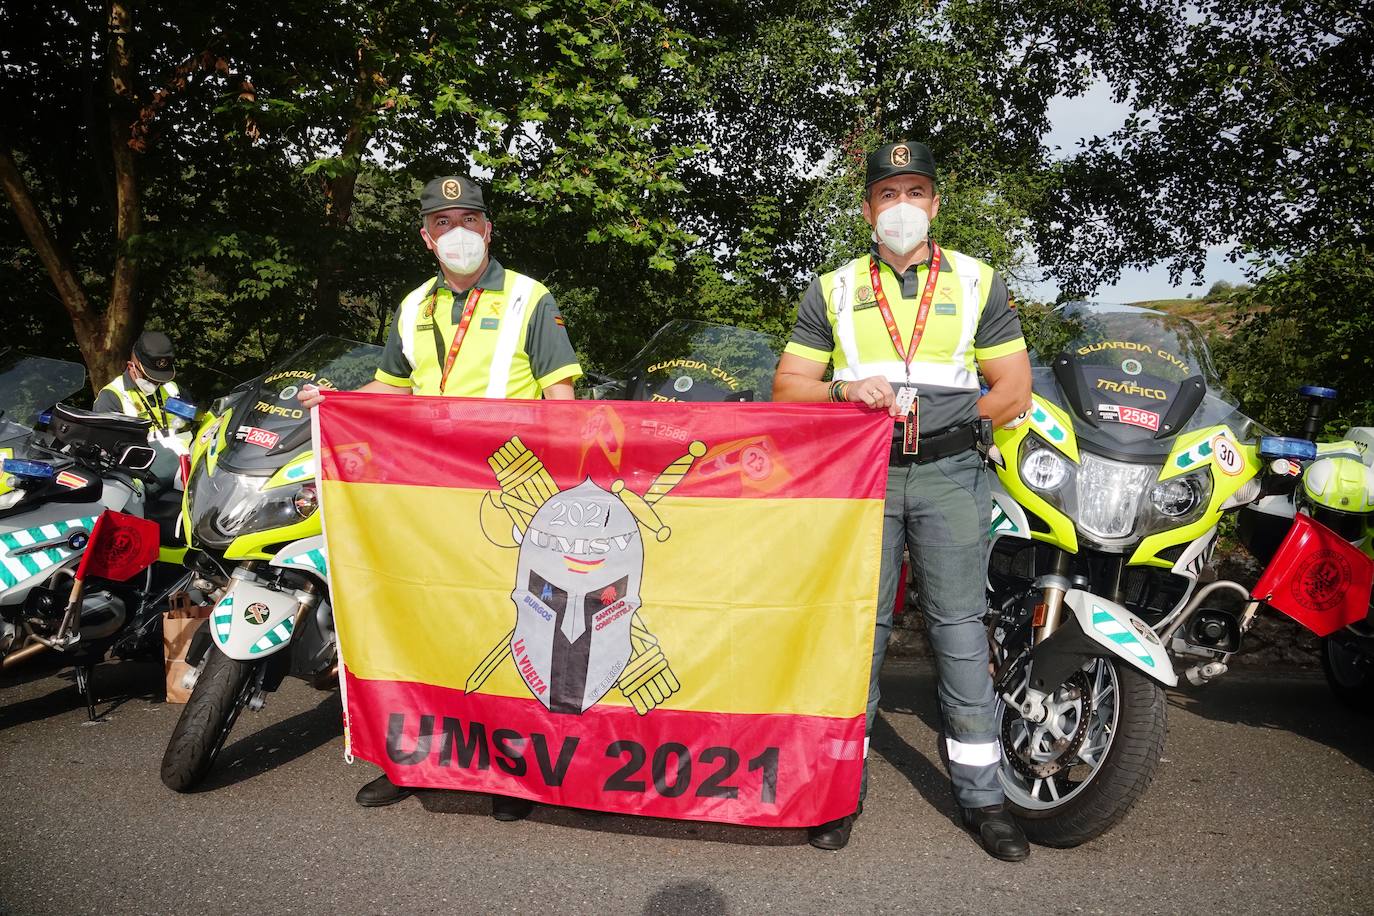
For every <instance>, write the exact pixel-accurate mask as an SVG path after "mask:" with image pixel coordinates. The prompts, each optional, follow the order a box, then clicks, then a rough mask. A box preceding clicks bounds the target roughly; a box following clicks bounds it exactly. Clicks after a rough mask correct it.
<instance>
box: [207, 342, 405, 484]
mask: <svg viewBox="0 0 1374 916" xmlns="http://www.w3.org/2000/svg"><path fill="white" fill-rule="evenodd" d="M380 357H381V348H380V347H377V346H374V345H372V344H364V343H358V342H357V341H353V340H344V339H342V338H339V337H317V338H315V339H314V340H313V341H311V342H310V343H308V344H306V346H305V347H303V348H302V349H301V350H299V351H297V352H296V353H293V354H291V355H290V356H288V357H287V358H286V359H284V360H282V361H281V362H280V363H278V364H277V365H276V366H273V367H272V368H271V369H270V370H268V371H267V373H266V374H265V375H263V376H262V378H261V379H259V380H258V381H257V383H256V385H254V386H252V387H251V388H249V389H248V390H247V391H246V392H245V393H244V394H243V395H242V396H241V397H240V398H239V399H238V404H237V406H236V407H235V409H234V412H233V415H232V416H231V417H230V421H231V423H232V428H231V429H230V430H229V431H228V434H227V435H226V436H225V440H226V444H227V446H228V447H227V448H226V449H225V450H224V452H222V453H221V454H220V458H219V461H220V463H222V464H224V465H225V466H226V467H229V468H230V469H232V470H235V471H240V472H245V473H250V474H251V473H254V472H258V473H266V472H270V471H274V470H276V469H277V468H279V467H281V466H282V465H283V464H284V463H285V462H286V460H287V459H288V458H290V457H292V455H293V454H294V453H296V452H298V451H300V449H301V447H302V446H308V443H309V442H310V411H309V410H307V409H306V408H304V407H302V406H301V403H300V400H299V399H298V397H297V396H298V395H299V394H300V390H301V388H302V387H304V386H305V385H315V386H316V387H319V388H334V389H337V390H347V389H352V388H357V387H358V386H360V385H362V384H364V383H365V382H367V381H369V380H371V378H372V377H373V373H375V372H376V370H377V361H378V360H379V359H380Z"/></svg>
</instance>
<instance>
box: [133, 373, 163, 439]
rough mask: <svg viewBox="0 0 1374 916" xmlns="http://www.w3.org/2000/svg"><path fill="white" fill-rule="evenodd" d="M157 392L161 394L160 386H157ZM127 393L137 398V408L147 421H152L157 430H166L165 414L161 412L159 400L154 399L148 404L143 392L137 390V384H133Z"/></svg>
mask: <svg viewBox="0 0 1374 916" xmlns="http://www.w3.org/2000/svg"><path fill="white" fill-rule="evenodd" d="M157 390H158V392H161V391H162V386H161V385H159V386H158V389H157ZM129 393H130V394H132V395H133V396H134V397H136V398H138V405H139V407H140V408H141V409H142V411H143V413H144V415H145V416H147V418H148V419H149V420H152V421H153V425H154V426H156V427H157V428H158V429H166V428H167V414H166V413H165V412H164V411H163V409H162V403H161V401H160V400H159V399H154V401H153V403H152V404H149V403H148V399H147V398H145V397H144V396H143V392H141V391H139V390H138V382H134V387H133V388H132V389H131V390H130V391H129ZM154 408H156V409H154Z"/></svg>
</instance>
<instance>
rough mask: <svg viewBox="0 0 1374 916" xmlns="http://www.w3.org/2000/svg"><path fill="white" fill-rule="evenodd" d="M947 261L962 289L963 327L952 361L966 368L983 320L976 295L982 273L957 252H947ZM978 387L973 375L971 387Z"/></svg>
mask: <svg viewBox="0 0 1374 916" xmlns="http://www.w3.org/2000/svg"><path fill="white" fill-rule="evenodd" d="M948 255H949V259H950V261H951V262H952V263H953V265H954V271H955V273H957V274H958V275H959V285H960V286H962V287H963V288H964V302H963V314H962V317H963V319H964V327H963V331H962V333H961V334H960V335H959V346H957V347H955V348H954V360H955V362H956V363H957V365H959V366H967V365H968V362H969V359H968V352H969V348H970V347H972V346H973V341H974V338H975V337H977V336H978V322H979V321H981V320H982V318H983V299H982V297H981V296H979V294H978V285H979V284H980V283H981V282H982V271H981V270H979V267H978V262H977V261H974V260H973V259H971V258H967V257H965V256H964V255H961V254H959V252H957V251H951V252H948ZM961 387H973V388H977V387H978V378H977V376H976V375H975V376H974V378H973V384H972V386H961Z"/></svg>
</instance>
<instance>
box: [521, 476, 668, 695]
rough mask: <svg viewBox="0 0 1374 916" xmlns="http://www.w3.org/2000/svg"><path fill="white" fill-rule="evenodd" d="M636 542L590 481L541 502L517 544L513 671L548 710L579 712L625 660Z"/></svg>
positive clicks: (639, 562)
mask: <svg viewBox="0 0 1374 916" xmlns="http://www.w3.org/2000/svg"><path fill="white" fill-rule="evenodd" d="M643 573H644V543H643V541H642V540H641V539H640V536H639V522H638V521H637V520H636V519H635V517H634V515H633V514H631V512H630V510H629V509H627V508H626V507H625V504H624V503H622V502H621V501H620V500H619V499H618V498H617V497H616V496H615V495H613V494H611V493H609V492H607V491H606V490H603V489H602V488H601V487H599V486H597V485H596V484H595V483H593V482H592V481H590V480H584V481H583V482H582V483H580V484H578V485H577V486H576V487H573V488H572V489H571V490H564V491H563V492H561V493H559V494H558V495H556V496H554V497H552V498H550V499H549V500H547V501H546V502H545V503H544V505H542V506H540V507H539V511H538V512H536V513H535V514H534V518H533V520H532V521H531V522H530V524H529V527H528V528H527V529H526V530H525V534H524V538H523V539H522V540H521V542H520V561H519V564H518V565H517V567H516V573H515V590H514V591H513V592H511V600H513V601H514V602H515V610H516V623H515V633H514V635H513V637H512V639H511V647H512V648H511V651H512V655H513V657H514V658H515V664H516V668H517V670H519V671H520V676H521V677H522V678H524V680H525V683H526V685H527V686H529V688H530V690H531V692H533V693H534V695H535V696H536V697H538V698H539V700H540V701H541V702H542V703H543V704H544V705H545V706H547V707H548V708H549V711H550V712H570V713H581V712H583V711H584V710H586V709H587V708H588V707H590V706H593V705H595V704H596V702H597V700H600V699H601V697H602V696H604V695H605V693H606V691H607V690H609V689H610V688H611V687H612V686H613V685H614V684H615V682H616V678H618V677H619V676H620V672H621V671H623V670H624V669H625V665H626V663H627V662H629V658H630V621H631V619H633V617H634V614H635V612H636V611H637V610H639V582H640V578H641V577H642V576H643Z"/></svg>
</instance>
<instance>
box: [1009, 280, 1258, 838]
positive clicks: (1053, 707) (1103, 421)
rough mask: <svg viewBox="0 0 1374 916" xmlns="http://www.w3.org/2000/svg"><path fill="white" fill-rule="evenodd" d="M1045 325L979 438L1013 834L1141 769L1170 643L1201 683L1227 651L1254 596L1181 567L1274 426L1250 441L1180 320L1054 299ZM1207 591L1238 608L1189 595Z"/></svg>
mask: <svg viewBox="0 0 1374 916" xmlns="http://www.w3.org/2000/svg"><path fill="white" fill-rule="evenodd" d="M1047 327H1048V328H1050V337H1051V338H1052V339H1051V340H1050V341H1049V343H1048V345H1045V346H1042V347H1041V348H1040V351H1039V353H1037V354H1036V355H1035V357H1034V359H1033V391H1034V393H1033V395H1032V406H1031V409H1030V410H1029V411H1027V412H1026V413H1025V414H1023V415H1022V416H1020V417H1018V418H1017V419H1016V420H1015V421H1013V422H1012V423H1010V424H1008V425H1007V427H1005V428H1003V429H1000V430H997V431H996V432H995V433H994V436H993V440H994V446H995V447H994V448H993V449H992V450H991V454H990V459H991V460H992V462H993V464H994V470H995V478H996V480H995V484H994V488H993V490H994V507H993V519H992V537H993V546H992V550H991V554H990V560H989V569H988V584H989V606H990V614H989V618H988V623H989V636H990V639H991V641H992V645H993V648H994V657H995V660H996V663H997V670H996V673H995V675H994V681H995V685H996V690H997V694H998V697H999V703H1000V705H999V716H1000V726H1001V736H1000V737H1001V743H1002V754H1003V759H1002V765H1001V771H1000V775H1001V781H1002V784H1003V787H1004V788H1005V790H1006V794H1007V799H1008V802H1009V804H1010V805H1011V807H1012V809H1013V810H1014V812H1015V813H1016V815H1017V816H1018V818H1019V819H1020V820H1021V822H1022V824H1023V825H1024V827H1025V830H1026V833H1027V835H1028V836H1029V837H1030V838H1031V839H1032V840H1034V841H1036V842H1038V843H1042V844H1046V845H1051V846H1075V845H1078V844H1080V843H1083V842H1086V841H1087V840H1090V839H1092V838H1094V837H1096V836H1098V835H1100V834H1101V833H1103V832H1104V831H1106V830H1107V829H1108V828H1110V827H1111V826H1112V825H1113V824H1115V823H1117V822H1118V821H1119V820H1120V819H1121V818H1122V817H1124V816H1125V815H1126V813H1127V811H1129V809H1130V808H1131V806H1132V805H1133V804H1134V803H1135V801H1136V800H1137V799H1138V798H1139V797H1140V796H1141V795H1142V794H1143V793H1144V791H1145V789H1146V787H1147V786H1148V785H1149V782H1150V779H1151V777H1152V776H1153V774H1154V771H1155V768H1156V767H1157V766H1158V764H1159V760H1160V757H1161V755H1162V752H1163V750H1164V741H1165V713H1166V704H1165V696H1164V688H1166V687H1173V686H1175V685H1176V684H1177V683H1178V680H1179V677H1178V674H1177V673H1176V671H1175V663H1174V658H1175V657H1177V658H1178V659H1179V660H1180V665H1182V666H1186V667H1185V671H1184V673H1185V675H1186V677H1187V679H1188V680H1189V681H1191V682H1192V683H1194V684H1201V683H1205V682H1206V681H1208V680H1210V679H1212V678H1215V677H1217V676H1219V675H1220V674H1222V673H1224V672H1225V671H1226V659H1228V658H1229V657H1230V655H1231V654H1233V653H1234V652H1235V651H1236V650H1237V649H1238V648H1239V646H1240V639H1241V636H1242V633H1243V631H1244V630H1245V629H1246V628H1247V627H1248V625H1249V622H1250V620H1251V619H1252V618H1253V615H1254V613H1255V611H1256V610H1257V608H1258V605H1259V602H1258V601H1256V600H1253V599H1252V598H1251V596H1250V594H1249V591H1248V590H1247V589H1245V588H1244V587H1243V586H1241V585H1239V584H1238V583H1234V582H1227V581H1221V582H1214V583H1210V584H1208V585H1206V586H1204V587H1202V588H1199V583H1198V577H1199V573H1200V572H1201V571H1202V569H1203V567H1204V566H1205V565H1206V564H1207V562H1208V560H1209V558H1210V556H1211V553H1212V550H1213V548H1214V546H1215V544H1216V539H1217V529H1218V525H1219V524H1220V522H1221V520H1222V518H1223V516H1224V515H1226V514H1227V513H1231V512H1234V511H1236V510H1239V509H1240V508H1241V507H1243V506H1246V505H1248V504H1250V503H1251V502H1253V501H1254V500H1256V499H1257V498H1259V497H1260V496H1261V479H1260V477H1261V473H1262V471H1263V469H1264V465H1265V459H1266V458H1267V457H1269V456H1270V451H1266V449H1271V450H1273V457H1275V458H1277V457H1280V454H1281V452H1282V447H1281V446H1282V444H1283V442H1284V441H1285V440H1279V439H1265V440H1263V441H1264V442H1265V443H1268V444H1267V445H1266V446H1265V448H1264V449H1262V448H1261V446H1260V442H1259V441H1257V440H1258V439H1259V437H1260V436H1261V435H1262V434H1263V433H1264V432H1265V430H1263V429H1262V428H1261V427H1260V426H1259V425H1258V424H1257V423H1256V422H1255V421H1254V420H1252V419H1251V418H1249V417H1247V416H1245V414H1243V413H1242V412H1241V411H1240V409H1239V408H1238V406H1237V403H1236V401H1235V400H1234V399H1233V398H1232V397H1231V396H1230V395H1229V394H1227V393H1226V391H1225V390H1224V389H1223V388H1222V386H1221V384H1220V382H1219V381H1218V379H1217V376H1216V373H1215V371H1214V369H1213V367H1212V362H1211V358H1210V355H1209V354H1208V351H1207V347H1206V344H1205V342H1204V341H1203V338H1202V336H1201V334H1200V333H1199V332H1198V331H1197V330H1196V328H1194V327H1193V326H1192V325H1191V324H1190V323H1188V322H1187V321H1184V320H1182V319H1179V318H1176V317H1173V316H1170V315H1168V314H1166V313H1163V312H1158V311H1153V310H1149V309H1142V308H1134V307H1130V306H1118V305H1105V304H1099V303H1073V304H1069V305H1065V306H1061V307H1060V308H1059V309H1057V310H1056V311H1055V313H1053V314H1052V315H1051V316H1050V318H1049V320H1048V323H1047ZM1227 590H1229V591H1233V592H1236V593H1238V594H1240V595H1241V596H1243V597H1244V598H1245V599H1247V603H1246V605H1245V610H1244V612H1243V613H1241V614H1237V613H1235V612H1233V611H1231V610H1227V609H1225V608H1221V607H1204V606H1203V602H1204V601H1205V600H1206V599H1207V598H1208V597H1209V596H1211V595H1214V594H1216V593H1217V592H1219V591H1227Z"/></svg>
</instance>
